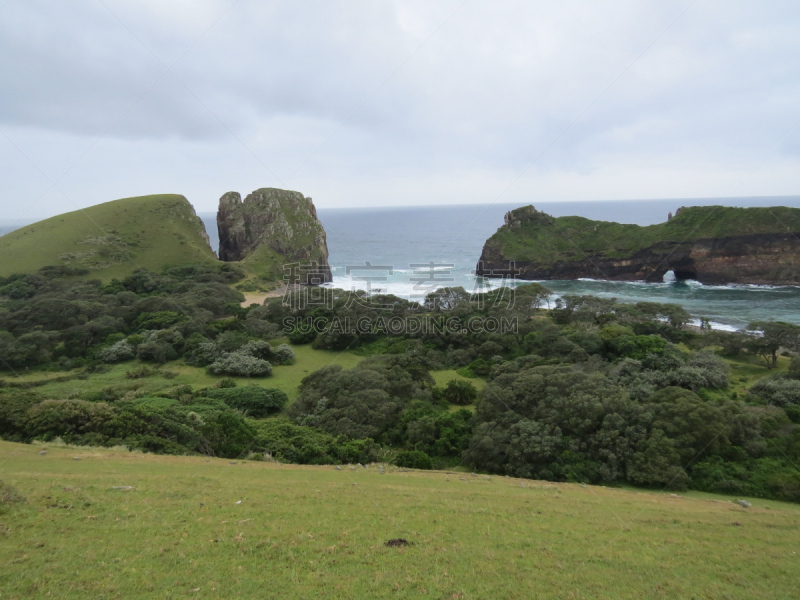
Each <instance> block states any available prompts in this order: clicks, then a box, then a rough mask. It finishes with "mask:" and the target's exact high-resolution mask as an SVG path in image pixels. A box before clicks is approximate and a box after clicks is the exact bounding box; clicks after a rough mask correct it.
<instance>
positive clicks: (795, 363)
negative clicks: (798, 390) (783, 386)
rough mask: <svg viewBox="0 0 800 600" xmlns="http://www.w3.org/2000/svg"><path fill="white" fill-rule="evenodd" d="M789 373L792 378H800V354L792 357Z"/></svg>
mask: <svg viewBox="0 0 800 600" xmlns="http://www.w3.org/2000/svg"><path fill="white" fill-rule="evenodd" d="M787 375H788V376H789V377H790V378H792V379H800V356H793V357H792V362H790V363H789V371H788V372H787Z"/></svg>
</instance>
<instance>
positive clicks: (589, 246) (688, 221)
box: [477, 206, 800, 285]
mask: <svg viewBox="0 0 800 600" xmlns="http://www.w3.org/2000/svg"><path fill="white" fill-rule="evenodd" d="M511 261H513V262H514V268H515V269H516V271H517V273H516V277H518V278H520V279H528V280H531V279H533V280H547V279H579V278H584V277H586V278H594V279H608V280H618V281H650V282H660V281H663V277H664V275H665V273H666V272H667V271H674V273H675V275H676V277H677V278H679V279H694V280H697V281H699V282H701V283H704V284H728V283H745V284H759V285H765V284H766V285H796V284H800V209H795V208H786V207H772V208H730V207H722V206H705V207H690V208H681V209H680V210H679V211H678V212H677V213H676V215H675V216H674V217H672V218H671V219H669V220H668V221H667V222H666V223H660V224H658V225H650V226H647V227H640V226H638V225H623V224H619V223H612V222H607V221H592V220H589V219H584V218H582V217H559V218H554V217H551V216H550V215H547V214H545V213H543V212H540V211H537V210H536V209H535V208H534V207H533V206H526V207H522V208H519V209H516V210H513V211H510V212H509V213H507V214H506V217H505V224H504V225H503V226H502V227H500V229H498V231H497V233H495V234H494V235H493V236H492V237H491V238H489V239H488V240H487V242H486V244H485V246H484V248H483V253H482V254H481V258H480V261H479V263H478V267H477V273H478V274H479V275H484V276H487V277H499V276H504V275H506V274H507V273H508V269H509V266H510V262H511Z"/></svg>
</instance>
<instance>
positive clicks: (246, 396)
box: [206, 385, 289, 419]
mask: <svg viewBox="0 0 800 600" xmlns="http://www.w3.org/2000/svg"><path fill="white" fill-rule="evenodd" d="M206 396H208V397H209V398H217V399H219V400H222V401H223V402H225V404H227V405H228V406H230V407H232V408H238V409H239V410H242V411H246V412H247V414H248V415H249V416H251V417H255V418H257V419H259V418H262V417H266V416H269V415H271V414H273V413H276V412H278V411H279V410H281V409H282V408H283V407H284V406H285V405H286V403H287V402H288V401H289V397H288V396H287V395H286V394H285V393H284V392H282V391H281V390H273V389H265V388H262V387H258V386H254V385H249V386H247V387H234V388H219V389H210V390H206Z"/></svg>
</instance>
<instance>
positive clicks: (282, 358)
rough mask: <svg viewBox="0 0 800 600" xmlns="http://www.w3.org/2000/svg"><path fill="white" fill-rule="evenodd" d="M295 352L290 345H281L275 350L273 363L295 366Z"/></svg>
mask: <svg viewBox="0 0 800 600" xmlns="http://www.w3.org/2000/svg"><path fill="white" fill-rule="evenodd" d="M294 358H295V357H294V350H292V347H291V346H290V345H289V344H281V345H280V346H278V347H277V348H275V354H274V355H273V357H272V362H274V363H275V364H276V365H292V364H294Z"/></svg>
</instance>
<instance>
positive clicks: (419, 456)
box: [394, 450, 433, 470]
mask: <svg viewBox="0 0 800 600" xmlns="http://www.w3.org/2000/svg"><path fill="white" fill-rule="evenodd" d="M394 464H396V465H397V466H398V467H404V468H406V469H426V470H430V469H432V468H433V460H431V457H430V456H428V455H427V454H425V453H424V452H422V451H420V450H404V451H403V452H400V453H398V455H397V458H396V459H395V461H394Z"/></svg>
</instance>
